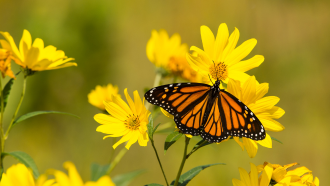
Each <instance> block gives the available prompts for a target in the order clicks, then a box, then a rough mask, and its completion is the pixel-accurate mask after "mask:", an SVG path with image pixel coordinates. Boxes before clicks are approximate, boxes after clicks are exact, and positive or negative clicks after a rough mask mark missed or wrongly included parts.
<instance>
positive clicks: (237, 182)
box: [232, 178, 246, 186]
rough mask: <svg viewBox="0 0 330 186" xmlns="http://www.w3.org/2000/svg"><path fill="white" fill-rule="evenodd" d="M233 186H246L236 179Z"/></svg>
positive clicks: (233, 180)
mask: <svg viewBox="0 0 330 186" xmlns="http://www.w3.org/2000/svg"><path fill="white" fill-rule="evenodd" d="M232 182H233V186H246V185H245V184H244V183H243V182H242V181H241V180H238V179H236V178H233V179H232Z"/></svg>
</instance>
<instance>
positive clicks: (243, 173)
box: [238, 168, 251, 186]
mask: <svg viewBox="0 0 330 186" xmlns="http://www.w3.org/2000/svg"><path fill="white" fill-rule="evenodd" d="M238 170H239V174H240V176H241V181H242V182H243V183H244V184H245V185H246V186H251V180H250V177H249V174H248V173H247V172H246V170H245V169H243V168H238Z"/></svg>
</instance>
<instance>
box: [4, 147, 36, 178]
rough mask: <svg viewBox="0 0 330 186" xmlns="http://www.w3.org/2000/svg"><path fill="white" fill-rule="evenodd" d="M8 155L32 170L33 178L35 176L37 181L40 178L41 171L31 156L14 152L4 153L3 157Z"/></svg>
mask: <svg viewBox="0 0 330 186" xmlns="http://www.w3.org/2000/svg"><path fill="white" fill-rule="evenodd" d="M7 155H10V156H12V157H14V158H15V159H17V160H18V161H19V162H21V163H23V164H24V165H25V166H26V167H29V168H31V169H32V171H33V176H34V178H35V179H37V178H38V177H39V171H38V168H37V165H36V163H35V162H34V161H33V159H32V158H31V156H30V155H28V154H27V153H25V152H21V151H14V152H3V153H2V155H1V157H2V158H3V157H5V156H7Z"/></svg>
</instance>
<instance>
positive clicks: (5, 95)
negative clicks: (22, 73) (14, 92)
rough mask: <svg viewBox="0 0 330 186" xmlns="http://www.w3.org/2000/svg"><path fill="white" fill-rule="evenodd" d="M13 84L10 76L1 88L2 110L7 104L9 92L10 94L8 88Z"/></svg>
mask: <svg viewBox="0 0 330 186" xmlns="http://www.w3.org/2000/svg"><path fill="white" fill-rule="evenodd" d="M13 84H14V79H13V78H11V79H10V80H9V81H8V82H7V84H6V85H5V87H4V88H3V91H2V93H3V110H5V108H6V105H7V102H8V97H9V94H10V90H11V87H12V85H13Z"/></svg>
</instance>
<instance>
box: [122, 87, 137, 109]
mask: <svg viewBox="0 0 330 186" xmlns="http://www.w3.org/2000/svg"><path fill="white" fill-rule="evenodd" d="M124 94H125V97H126V100H127V103H128V105H129V107H130V108H131V110H132V112H133V113H136V108H135V104H134V102H133V100H132V98H131V97H130V96H129V94H128V92H127V88H125V90H124Z"/></svg>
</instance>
